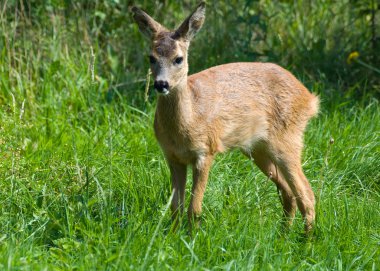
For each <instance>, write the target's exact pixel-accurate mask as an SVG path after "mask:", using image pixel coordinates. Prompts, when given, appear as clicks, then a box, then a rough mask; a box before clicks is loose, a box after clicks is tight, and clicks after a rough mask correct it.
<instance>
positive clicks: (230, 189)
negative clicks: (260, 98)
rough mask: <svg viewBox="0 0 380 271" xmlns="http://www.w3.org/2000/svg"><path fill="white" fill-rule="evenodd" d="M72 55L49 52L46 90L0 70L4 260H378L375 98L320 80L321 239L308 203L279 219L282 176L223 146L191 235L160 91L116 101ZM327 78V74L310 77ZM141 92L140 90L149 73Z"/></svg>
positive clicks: (141, 263)
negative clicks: (351, 94)
mask: <svg viewBox="0 0 380 271" xmlns="http://www.w3.org/2000/svg"><path fill="white" fill-rule="evenodd" d="M73 59H75V58H60V59H59V61H60V64H59V65H58V64H52V65H56V66H59V67H58V68H56V70H54V67H53V68H52V67H50V68H49V70H50V71H51V73H50V74H47V75H46V77H45V78H44V80H41V81H40V83H39V84H40V85H39V86H38V89H40V90H41V93H39V95H35V96H33V93H32V92H28V84H31V81H26V78H25V77H23V76H24V75H23V73H22V72H21V73H20V74H19V76H15V75H12V76H13V77H9V76H8V77H6V76H4V77H3V86H4V85H6V84H4V81H7V80H8V82H10V81H12V80H15V81H14V82H16V83H12V84H8V86H10V87H6V88H3V90H4V91H3V97H4V101H7V102H4V103H3V106H2V107H1V110H0V114H1V120H2V121H1V133H0V142H1V145H0V148H1V160H0V174H1V176H2V177H1V178H2V182H1V183H0V190H1V193H0V206H1V207H0V208H1V214H0V228H1V234H0V269H5V270H44V269H48V270H67V269H69V270H123V269H124V270H129V269H140V270H146V269H153V270H157V269H158V270H160V269H174V270H199V269H213V270H242V269H245V270H252V269H254V270H261V269H268V270H270V269H274V270H278V269H280V268H281V269H283V270H293V269H315V270H331V269H334V270H352V269H360V270H363V269H365V270H377V269H378V268H379V267H380V251H379V245H380V234H379V227H378V225H379V224H380V211H379V210H380V187H379V179H380V173H379V166H380V147H379V142H380V141H379V131H380V127H379V126H380V107H379V103H378V101H377V100H375V99H371V98H369V97H366V99H364V98H363V99H362V100H359V101H354V100H352V99H350V98H339V99H331V97H329V96H327V94H321V98H322V101H323V102H322V111H321V113H320V115H319V117H318V118H316V119H314V120H313V121H312V122H311V123H310V125H309V127H308V130H307V133H306V138H305V145H306V148H305V152H304V159H303V161H304V165H303V166H304V169H305V172H306V175H307V176H308V178H309V179H310V181H311V184H312V186H313V189H314V191H315V193H316V195H317V197H318V206H317V208H318V210H317V225H316V231H315V234H314V236H313V238H312V239H310V240H304V239H302V238H301V236H302V235H301V232H302V222H301V218H300V216H299V214H298V215H297V218H296V223H295V225H294V226H293V228H292V229H291V230H290V231H289V232H288V233H283V232H281V230H280V229H281V227H280V220H281V205H280V202H279V199H278V196H277V191H276V189H275V186H274V185H273V184H272V183H271V182H269V181H268V180H267V179H266V178H265V177H264V176H263V175H262V174H261V173H260V172H259V171H258V169H257V168H255V167H254V166H253V165H252V164H251V162H250V161H249V160H247V159H245V158H244V157H243V156H242V155H241V154H239V153H238V152H232V153H229V154H225V155H221V156H219V157H218V159H217V160H216V162H215V164H214V166H213V169H212V172H211V176H210V180H209V184H208V188H207V191H206V195H205V201H204V214H203V224H202V228H201V229H200V230H199V231H198V232H197V233H196V234H195V235H194V236H193V238H191V237H189V236H188V234H187V227H186V225H183V226H182V227H181V228H180V230H179V232H177V233H172V232H170V227H171V223H170V215H169V210H168V205H167V203H168V201H169V198H170V182H169V172H168V168H167V166H166V164H165V162H164V158H163V156H162V154H161V151H160V149H159V147H158V144H157V143H156V141H155V139H154V135H153V131H152V121H153V115H154V95H152V96H151V102H148V103H145V104H140V106H131V103H132V102H131V100H130V98H128V97H129V96H125V95H121V94H120V93H118V92H117V91H115V92H114V94H113V95H114V96H113V99H112V100H111V101H110V102H107V90H108V86H107V84H106V83H104V82H92V80H91V72H90V71H89V69H88V62H87V61H88V57H87V56H86V55H84V56H82V57H78V59H77V62H76V63H77V64H79V65H74V62H75V61H74V60H73ZM32 64H33V63H31V65H32ZM13 72H15V71H14V70H13ZM8 74H11V73H8ZM3 75H4V73H3ZM5 75H7V74H5ZM324 87H326V86H324V85H323V83H322V82H319V83H318V82H317V83H316V84H315V85H314V87H313V89H314V90H315V91H317V92H318V90H319V89H322V88H324ZM136 92H139V93H140V92H141V94H138V95H141V97H142V96H143V93H142V92H143V87H141V88H136ZM327 93H328V92H327ZM330 93H333V90H330ZM34 94H35V92H34ZM331 137H332V138H334V144H330V143H329V142H330V138H331ZM190 185H191V182H190V183H189V184H188V187H187V195H189V188H190Z"/></svg>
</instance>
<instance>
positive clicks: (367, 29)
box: [0, 0, 380, 104]
mask: <svg viewBox="0 0 380 271" xmlns="http://www.w3.org/2000/svg"><path fill="white" fill-rule="evenodd" d="M207 3H208V6H207V16H206V23H205V25H204V27H203V29H202V31H201V32H200V33H199V35H198V36H197V38H196V39H195V40H194V41H193V44H192V47H191V54H190V72H196V71H200V70H202V69H205V68H207V67H210V66H214V65H217V64H222V63H226V62H234V61H270V62H275V63H278V64H280V65H282V66H283V67H285V68H287V69H290V70H291V71H293V72H294V73H296V75H297V76H298V77H299V78H300V79H301V81H303V82H304V83H305V84H306V85H307V86H308V87H309V88H313V82H315V81H323V82H325V83H326V85H325V86H324V87H323V89H313V90H314V91H316V92H325V93H329V92H333V93H329V94H330V96H332V98H333V97H334V96H335V95H340V96H342V95H347V93H349V96H350V97H357V96H358V95H359V96H362V95H366V94H367V92H371V94H374V95H378V94H379V89H380V79H379V78H380V74H379V71H377V72H376V71H375V70H373V69H371V68H368V67H366V66H364V65H361V64H360V63H358V62H357V61H352V63H351V64H349V63H347V58H348V56H349V54H350V53H352V52H354V51H357V52H359V54H360V56H359V60H360V61H362V62H364V63H365V64H369V65H370V66H372V67H377V69H378V68H379V66H380V65H379V63H380V53H379V52H380V40H379V36H380V28H379V22H380V12H379V8H380V5H379V3H378V2H377V1H375V0H363V1H352V0H351V1H349V0H343V1H329V0H323V1H322V0H318V1H311V0H308V1H302V0H298V1H297V0H295V1H269V0H267V1H266V0H261V1H253V0H245V1H243V0H240V1H236V0H233V1H208V2H207ZM196 4H197V1H193V0H192V1H167V0H166V1H120V0H113V1H111V0H109V1H105V0H103V1H101V0H96V1H70V0H50V1H41V0H39V1H36V0H31V1H2V4H1V7H0V11H1V18H0V19H1V29H2V30H1V34H0V48H3V49H2V55H1V58H0V60H1V61H2V62H3V63H4V64H5V63H6V64H8V65H10V66H13V67H17V69H18V70H19V71H20V73H22V71H23V70H26V69H28V74H29V76H31V77H35V79H36V80H35V86H31V87H32V88H38V85H39V81H41V80H43V79H44V76H46V75H48V74H49V73H50V74H51V73H52V72H53V73H54V70H56V69H59V68H60V65H61V64H62V63H61V62H60V58H61V56H67V57H69V56H73V55H74V56H77V57H78V59H81V58H83V57H87V58H88V62H89V63H90V58H91V57H90V55H91V53H90V47H91V46H92V47H93V48H94V52H95V56H96V74H97V81H99V82H100V83H101V84H106V85H107V87H106V89H108V90H109V91H108V93H105V96H106V98H107V100H108V101H109V100H111V99H112V97H113V92H114V91H115V90H117V91H118V92H120V93H122V94H126V95H127V96H128V97H129V98H128V99H129V100H130V101H131V103H134V104H139V103H140V102H141V101H142V97H143V93H142V92H139V93H136V89H143V88H144V85H145V82H144V79H145V77H146V76H145V75H146V72H147V69H148V61H147V54H148V47H149V42H147V41H146V40H144V37H142V35H141V34H140V33H139V31H138V28H137V26H136V25H135V24H134V23H133V21H132V17H131V13H130V12H129V8H130V7H131V6H132V5H138V6H140V7H142V8H144V9H145V10H146V11H147V12H148V13H149V14H151V15H152V17H154V18H156V19H157V20H158V21H159V22H161V23H163V24H164V25H165V26H167V27H168V28H172V29H173V28H175V27H176V26H178V25H179V23H180V22H181V21H182V20H183V19H184V18H185V17H186V16H187V15H188V14H189V12H190V11H191V10H192V9H193V8H194V6H195V5H196ZM51 37H52V39H51ZM52 43H53V44H52ZM5 48H7V49H8V50H5ZM51 50H56V51H55V52H54V54H53V55H56V57H55V58H53V59H52V58H51V57H52V54H51V53H50V51H51ZM5 52H8V55H4V54H5ZM30 57H33V58H36V59H35V61H28V58H30ZM25 63H30V65H29V66H28V67H27V66H26V65H25ZM2 72H5V70H4V68H3V71H2ZM12 77H14V76H10V80H12ZM15 80H16V79H15ZM2 83H3V84H12V82H2ZM368 86H371V88H368ZM4 89H10V88H4ZM331 89H334V91H332V90H331ZM336 89H339V91H336ZM31 92H34V91H32V90H31ZM37 93H38V91H37ZM8 94H9V93H8ZM0 95H1V96H2V97H1V98H2V99H3V100H4V99H6V97H8V98H9V95H7V93H5V94H4V93H1V94H0Z"/></svg>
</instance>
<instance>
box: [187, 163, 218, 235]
mask: <svg viewBox="0 0 380 271" xmlns="http://www.w3.org/2000/svg"><path fill="white" fill-rule="evenodd" d="M212 160H213V157H212V156H201V157H199V158H198V159H197V161H196V162H195V164H194V165H193V188H192V191H191V200H190V206H189V210H188V217H189V223H190V230H191V229H192V227H193V226H195V227H198V226H199V218H200V214H201V212H202V201H203V196H204V193H205V190H206V185H207V179H208V173H209V171H210V167H211V164H212Z"/></svg>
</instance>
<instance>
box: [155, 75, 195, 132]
mask: <svg viewBox="0 0 380 271" xmlns="http://www.w3.org/2000/svg"><path fill="white" fill-rule="evenodd" d="M192 105H193V100H192V94H191V91H190V89H189V85H188V83H187V76H184V78H183V79H182V80H181V81H180V83H179V84H178V85H177V86H176V87H174V88H173V89H172V90H171V92H170V93H169V95H167V96H159V97H158V102H157V110H156V117H157V120H158V121H159V122H160V124H161V125H163V126H166V127H167V128H169V129H175V130H178V129H183V128H185V127H186V125H187V124H189V123H190V122H191V120H192V117H193V108H192Z"/></svg>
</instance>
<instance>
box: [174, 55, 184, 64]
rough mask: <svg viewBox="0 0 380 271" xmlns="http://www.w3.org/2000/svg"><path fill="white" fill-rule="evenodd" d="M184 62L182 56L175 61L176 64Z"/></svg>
mask: <svg viewBox="0 0 380 271" xmlns="http://www.w3.org/2000/svg"><path fill="white" fill-rule="evenodd" d="M182 62H183V57H182V56H180V57H177V58H176V59H175V60H174V63H175V64H181V63H182Z"/></svg>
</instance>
